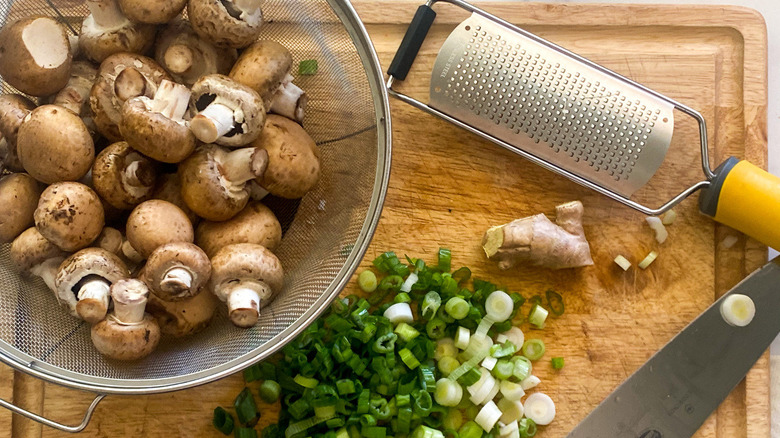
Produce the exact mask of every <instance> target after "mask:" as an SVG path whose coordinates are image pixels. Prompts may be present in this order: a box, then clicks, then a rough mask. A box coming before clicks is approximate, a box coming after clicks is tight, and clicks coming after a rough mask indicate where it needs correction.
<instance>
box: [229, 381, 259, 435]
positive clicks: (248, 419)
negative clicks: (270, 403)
mask: <svg viewBox="0 0 780 438" xmlns="http://www.w3.org/2000/svg"><path fill="white" fill-rule="evenodd" d="M233 407H234V408H235V410H236V416H237V417H238V422H239V423H241V424H242V425H244V426H248V427H254V425H255V424H257V421H258V420H259V419H260V413H259V412H257V404H255V398H254V396H252V393H251V392H250V391H249V388H244V390H243V391H241V392H240V393H239V394H238V396H237V397H236V399H235V401H234V402H233Z"/></svg>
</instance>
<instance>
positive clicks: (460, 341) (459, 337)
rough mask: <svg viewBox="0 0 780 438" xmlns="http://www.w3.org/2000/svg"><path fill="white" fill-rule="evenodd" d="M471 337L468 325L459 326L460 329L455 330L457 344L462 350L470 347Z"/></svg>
mask: <svg viewBox="0 0 780 438" xmlns="http://www.w3.org/2000/svg"><path fill="white" fill-rule="evenodd" d="M470 338H471V332H470V331H469V329H467V328H466V327H458V331H457V332H455V346H456V347H458V348H460V349H461V350H465V349H467V348H468V347H469V339H470Z"/></svg>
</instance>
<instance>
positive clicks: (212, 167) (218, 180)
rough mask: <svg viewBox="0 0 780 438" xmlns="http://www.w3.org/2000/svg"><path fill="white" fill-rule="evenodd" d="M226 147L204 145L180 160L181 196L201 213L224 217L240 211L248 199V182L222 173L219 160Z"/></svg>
mask: <svg viewBox="0 0 780 438" xmlns="http://www.w3.org/2000/svg"><path fill="white" fill-rule="evenodd" d="M226 154H227V151H226V150H225V149H222V148H220V147H219V146H216V145H213V144H207V145H202V146H200V147H198V148H197V149H195V152H194V153H193V154H192V155H190V156H189V158H187V159H186V160H184V161H182V162H181V163H180V164H179V179H180V180H181V196H182V198H183V199H184V202H185V203H186V204H187V206H188V207H189V208H190V209H191V210H192V211H194V212H195V214H197V215H198V216H200V217H202V218H204V219H207V220H212V221H224V220H228V219H230V218H232V217H233V216H235V215H236V214H237V213H238V212H240V211H241V210H242V209H243V208H244V207H245V206H246V204H247V202H249V189H248V188H247V187H246V184H244V183H242V184H240V185H237V184H231V183H230V182H228V181H226V180H225V178H224V177H223V176H222V172H221V169H220V164H219V163H220V161H221V160H222V157H223V156H224V155H226Z"/></svg>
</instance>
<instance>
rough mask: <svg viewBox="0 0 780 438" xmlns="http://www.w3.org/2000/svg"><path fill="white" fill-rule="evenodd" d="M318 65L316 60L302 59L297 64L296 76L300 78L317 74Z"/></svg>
mask: <svg viewBox="0 0 780 438" xmlns="http://www.w3.org/2000/svg"><path fill="white" fill-rule="evenodd" d="M317 70H319V65H318V63H317V60H316V59H304V60H303V61H301V62H299V63H298V74H299V75H301V76H310V75H313V74H316V73H317Z"/></svg>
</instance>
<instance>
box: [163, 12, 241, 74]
mask: <svg viewBox="0 0 780 438" xmlns="http://www.w3.org/2000/svg"><path fill="white" fill-rule="evenodd" d="M237 58H238V52H236V49H230V48H224V47H221V48H218V47H216V46H214V45H213V44H211V42H209V41H207V40H205V39H203V38H201V37H200V36H199V35H198V34H197V33H195V31H194V30H192V26H191V25H190V23H189V21H186V20H174V21H173V22H171V23H170V24H168V27H166V28H165V30H164V31H162V32H161V33H160V35H159V36H158V37H157V45H156V47H155V55H154V59H156V60H157V62H158V63H160V65H161V66H163V68H165V69H166V70H167V71H168V72H169V73H170V74H171V76H173V78H174V79H176V82H180V83H182V84H185V85H187V86H192V84H194V83H195V81H197V80H198V79H200V78H201V77H203V76H206V75H210V74H214V73H219V74H225V75H226V74H228V72H229V71H230V68H231V67H232V66H233V63H234V62H235V61H236V59H237Z"/></svg>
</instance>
